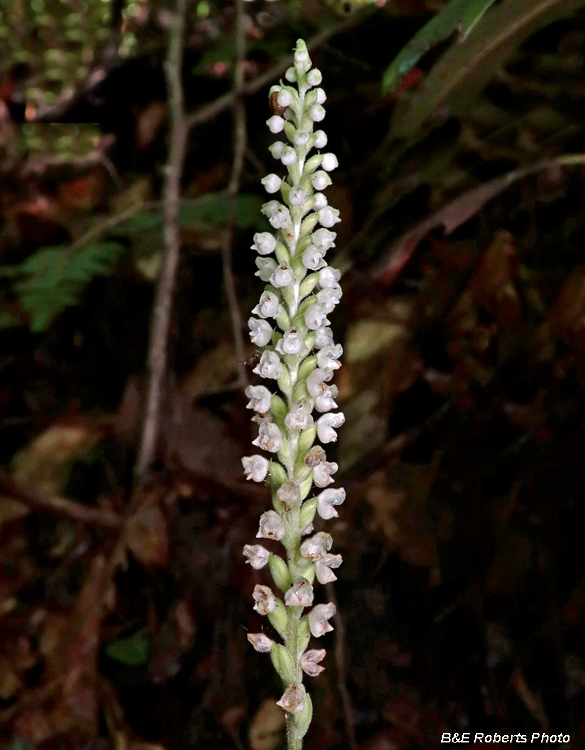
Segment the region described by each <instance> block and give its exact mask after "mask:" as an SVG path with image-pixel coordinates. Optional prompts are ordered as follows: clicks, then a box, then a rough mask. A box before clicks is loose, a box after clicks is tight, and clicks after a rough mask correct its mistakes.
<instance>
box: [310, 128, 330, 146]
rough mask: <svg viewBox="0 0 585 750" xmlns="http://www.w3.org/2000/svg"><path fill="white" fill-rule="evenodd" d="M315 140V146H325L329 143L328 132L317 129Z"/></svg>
mask: <svg viewBox="0 0 585 750" xmlns="http://www.w3.org/2000/svg"><path fill="white" fill-rule="evenodd" d="M314 136H315V140H314V141H313V147H314V148H325V146H326V145H327V133H325V131H324V130H317V131H316V132H315V133H314Z"/></svg>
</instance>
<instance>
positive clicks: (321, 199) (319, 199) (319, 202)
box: [313, 193, 327, 211]
mask: <svg viewBox="0 0 585 750" xmlns="http://www.w3.org/2000/svg"><path fill="white" fill-rule="evenodd" d="M314 198H315V202H314V203H313V209H314V210H315V211H319V210H320V209H322V208H325V206H326V205H327V198H326V197H325V193H315V195H314Z"/></svg>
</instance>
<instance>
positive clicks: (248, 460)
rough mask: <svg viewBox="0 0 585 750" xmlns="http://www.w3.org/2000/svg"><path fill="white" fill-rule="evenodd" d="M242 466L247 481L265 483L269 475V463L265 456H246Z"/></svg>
mask: <svg viewBox="0 0 585 750" xmlns="http://www.w3.org/2000/svg"><path fill="white" fill-rule="evenodd" d="M242 466H243V467H244V472H245V474H246V479H253V480H254V481H255V482H263V481H264V479H265V477H266V474H267V473H268V461H267V460H266V459H265V458H264V456H244V458H242Z"/></svg>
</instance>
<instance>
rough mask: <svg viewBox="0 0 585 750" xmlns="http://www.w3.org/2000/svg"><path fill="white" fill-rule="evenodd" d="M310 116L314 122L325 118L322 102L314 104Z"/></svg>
mask: <svg viewBox="0 0 585 750" xmlns="http://www.w3.org/2000/svg"><path fill="white" fill-rule="evenodd" d="M309 117H310V118H311V120H313V122H321V120H324V119H325V109H324V108H323V107H322V106H321V105H320V104H313V106H312V107H311V108H310V109H309Z"/></svg>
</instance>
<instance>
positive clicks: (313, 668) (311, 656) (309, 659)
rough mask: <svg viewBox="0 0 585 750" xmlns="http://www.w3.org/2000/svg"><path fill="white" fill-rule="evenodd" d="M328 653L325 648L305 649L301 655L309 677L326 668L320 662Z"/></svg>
mask: <svg viewBox="0 0 585 750" xmlns="http://www.w3.org/2000/svg"><path fill="white" fill-rule="evenodd" d="M249 638H250V636H248V639H249ZM269 640H270V639H269ZM326 654H327V651H325V649H324V648H321V649H311V650H310V651H305V653H304V654H303V655H302V656H301V669H302V670H303V672H305V673H306V674H308V675H309V677H316V676H317V675H318V674H319V673H320V672H322V671H323V670H324V669H325V667H320V666H319V664H318V662H320V661H323V659H324V658H325V655H326Z"/></svg>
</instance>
